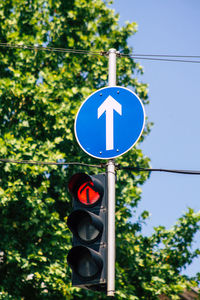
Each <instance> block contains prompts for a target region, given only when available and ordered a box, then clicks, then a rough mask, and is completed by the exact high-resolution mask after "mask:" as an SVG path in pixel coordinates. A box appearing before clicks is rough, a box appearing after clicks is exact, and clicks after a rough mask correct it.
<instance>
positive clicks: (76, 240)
mask: <svg viewBox="0 0 200 300" xmlns="http://www.w3.org/2000/svg"><path fill="white" fill-rule="evenodd" d="M68 188H69V191H70V193H71V194H72V197H73V211H72V213H71V214H70V215H69V217H68V220H67V225H68V227H69V229H70V230H71V232H72V233H73V247H72V249H71V250H70V251H69V253H68V257H67V261H68V264H69V266H70V267H71V268H72V285H73V286H79V287H83V288H87V289H91V290H96V291H106V283H107V176H106V174H98V175H92V176H90V175H87V174H85V173H78V174H75V175H73V176H72V177H71V179H70V181H69V184H68Z"/></svg>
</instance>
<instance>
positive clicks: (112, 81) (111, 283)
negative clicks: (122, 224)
mask: <svg viewBox="0 0 200 300" xmlns="http://www.w3.org/2000/svg"><path fill="white" fill-rule="evenodd" d="M116 56H117V55H116V49H110V50H109V67H108V68H109V71H108V86H115V85H116ZM107 178H108V256H107V257H108V262H107V266H108V269H107V296H114V295H115V163H114V160H112V159H110V160H109V161H108V164H107Z"/></svg>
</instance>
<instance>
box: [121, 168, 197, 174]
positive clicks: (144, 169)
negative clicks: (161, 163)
mask: <svg viewBox="0 0 200 300" xmlns="http://www.w3.org/2000/svg"><path fill="white" fill-rule="evenodd" d="M118 167H119V169H123V170H128V171H133V172H166V173H176V174H185V175H200V171H195V170H194V171H193V170H174V169H154V168H140V167H123V166H118Z"/></svg>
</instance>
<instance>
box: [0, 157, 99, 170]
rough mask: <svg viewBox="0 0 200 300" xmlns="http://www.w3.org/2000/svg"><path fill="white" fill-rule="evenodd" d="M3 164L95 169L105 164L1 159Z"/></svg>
mask: <svg viewBox="0 0 200 300" xmlns="http://www.w3.org/2000/svg"><path fill="white" fill-rule="evenodd" d="M0 162H2V163H11V164H27V165H49V166H53V165H55V166H66V165H77V166H84V167H94V168H104V167H105V166H104V164H100V165H92V164H85V163H80V162H50V161H34V160H14V159H4V158H0Z"/></svg>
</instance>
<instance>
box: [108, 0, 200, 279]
mask: <svg viewBox="0 0 200 300" xmlns="http://www.w3.org/2000/svg"><path fill="white" fill-rule="evenodd" d="M112 8H114V9H115V11H116V12H117V13H119V14H120V25H123V24H124V23H125V21H130V22H133V21H134V22H136V23H137V24H138V32H137V33H136V34H135V35H133V36H132V37H130V38H129V40H128V43H129V45H130V46H132V47H133V52H134V53H135V54H168V55H200V34H199V29H200V17H199V16H200V1H199V0H167V1H164V0H151V1H149V0H115V1H114V4H113V5H112ZM199 60H200V59H199ZM138 61H139V62H140V64H141V65H142V66H143V67H144V75H143V76H142V77H141V78H140V79H141V80H142V81H143V82H145V83H148V84H149V100H150V104H149V105H148V106H145V111H146V115H147V116H148V118H149V120H150V121H151V122H154V126H153V128H152V130H151V133H150V135H149V136H148V137H147V138H146V139H145V141H144V142H143V143H142V144H141V148H142V150H143V153H144V154H145V155H146V156H148V157H150V159H151V167H152V168H166V169H184V170H200V159H199V153H200V136H199V133H200V118H199V113H200V94H199V92H200V83H199V80H200V64H195V63H180V62H179V63H178V62H160V61H159V62H158V61H145V60H141V59H140V60H138ZM199 187H200V175H179V174H170V173H160V172H158V173H157V172H152V174H151V176H150V178H149V179H148V180H147V181H146V183H145V184H144V185H143V186H142V190H143V192H142V199H141V203H140V205H139V211H138V213H139V212H142V211H143V210H148V211H149V212H150V213H151V216H150V218H149V219H148V221H147V225H146V226H145V227H144V229H143V233H144V234H146V235H150V234H151V233H152V232H153V227H155V226H159V225H164V226H166V228H170V227H171V226H173V225H174V224H175V222H176V221H177V219H178V218H179V217H181V216H182V215H183V214H184V212H186V211H187V209H188V207H191V208H193V209H194V210H195V211H199V210H200V201H199V198H200V197H199ZM194 247H195V248H196V247H200V233H198V234H197V235H196V236H195V243H194ZM199 262H200V259H196V260H195V261H194V262H193V264H192V265H191V266H189V267H188V268H187V269H186V271H184V273H186V274H188V275H194V274H195V273H196V272H200V267H199V266H200V263H199Z"/></svg>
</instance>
